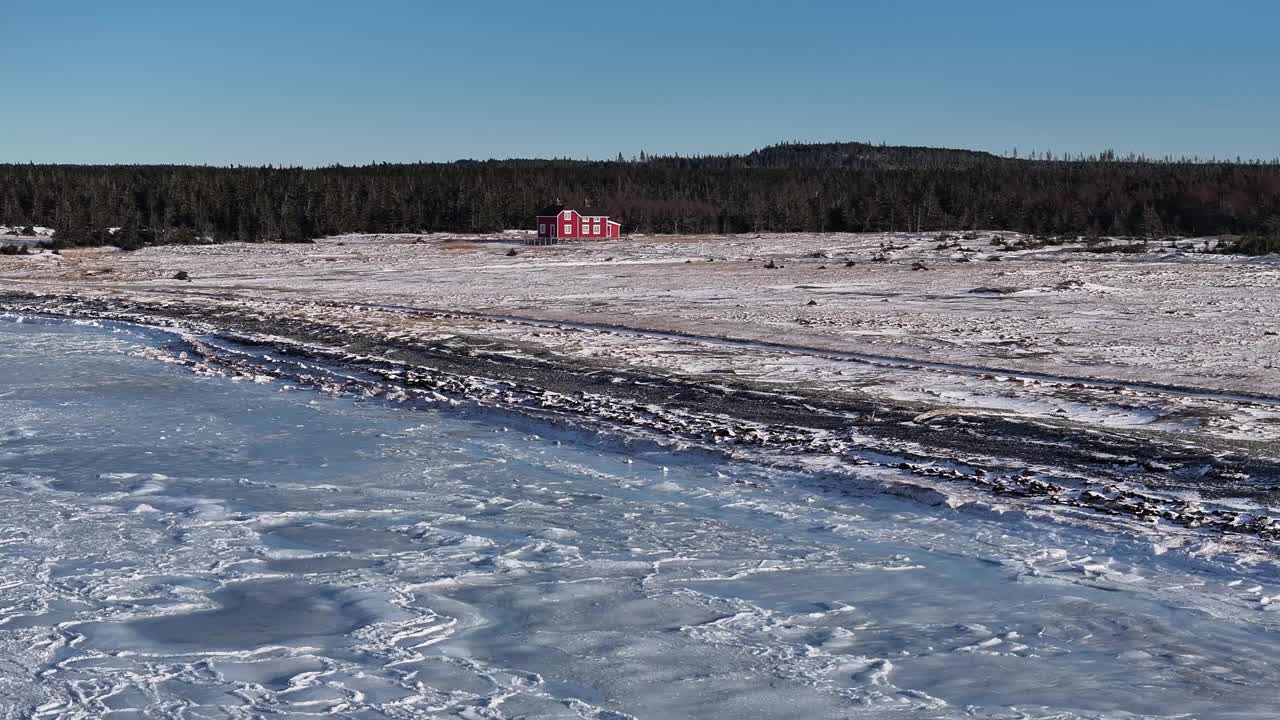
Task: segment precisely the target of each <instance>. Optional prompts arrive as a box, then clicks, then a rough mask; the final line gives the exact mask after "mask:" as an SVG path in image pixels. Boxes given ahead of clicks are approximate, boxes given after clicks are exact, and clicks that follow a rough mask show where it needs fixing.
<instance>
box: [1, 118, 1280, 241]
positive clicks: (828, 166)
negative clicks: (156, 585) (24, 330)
mask: <svg viewBox="0 0 1280 720" xmlns="http://www.w3.org/2000/svg"><path fill="white" fill-rule="evenodd" d="M552 198H564V199H566V200H569V201H572V202H578V201H581V200H587V199H589V200H591V201H593V202H594V203H595V205H596V206H598V207H608V208H609V209H610V215H611V218H612V219H613V220H616V221H617V222H619V223H621V226H622V234H630V233H636V232H640V233H742V232H766V231H779V232H795V231H803V232H828V231H913V232H923V231H931V230H969V229H984V230H1014V231H1019V232H1024V233H1034V234H1046V235H1048V234H1053V235H1086V236H1101V235H1110V236H1137V237H1147V238H1150V237H1160V236H1166V235H1183V236H1209V235H1226V234H1238V235H1251V234H1252V235H1257V236H1259V237H1268V238H1270V237H1280V164H1278V163H1276V162H1260V161H1252V162H1224V161H1217V160H1208V161H1205V160H1202V159H1198V158H1181V159H1177V160H1174V159H1171V158H1165V159H1160V160H1153V159H1149V158H1141V157H1136V156H1130V157H1125V158H1120V157H1117V156H1116V154H1115V153H1114V152H1111V151H1107V152H1104V153H1101V154H1099V155H1095V156H1089V157H1074V158H1062V157H1058V156H1054V155H1053V153H1049V152H1046V153H1034V154H1032V156H1031V157H1019V156H1017V154H1016V153H1014V152H1010V153H1009V154H1008V155H995V154H992V153H988V152H980V151H973V150H955V149H945V148H927V147H906V146H893V145H873V144H869V143H855V142H837V143H783V144H778V145H773V146H769V147H766V148H762V149H759V150H755V151H752V152H749V153H746V154H743V155H707V156H699V157H681V156H676V155H663V156H650V155H648V154H646V153H640V154H639V155H637V156H636V157H634V158H630V159H628V158H624V157H622V156H621V155H619V156H618V157H617V158H615V159H613V160H601V161H590V160H568V159H510V160H486V161H456V162H449V163H407V164H391V163H380V164H376V165H366V166H360V167H345V166H331V167H321V168H276V167H270V166H267V167H209V166H180V165H100V166H93V165H31V164H27V165H13V164H10V165H0V225H5V226H9V227H27V226H38V227H49V228H55V229H56V233H55V234H54V242H55V243H56V244H64V245H107V244H109V245H116V246H121V247H139V246H143V245H151V244H174V243H186V242H210V241H211V242H231V241H240V242H264V241H303V240H307V239H311V238H317V237H323V236H327V235H335V234H340V233H345V232H432V231H450V232H492V231H498V230H503V229H506V228H526V227H531V226H532V225H531V223H532V222H533V221H534V217H535V214H536V213H537V212H538V209H539V208H542V207H544V206H545V205H546V203H547V202H548V201H549V199H552ZM109 228H110V229H113V230H112V231H110V232H109V231H108V229H109Z"/></svg>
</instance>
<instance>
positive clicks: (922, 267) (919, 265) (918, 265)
mask: <svg viewBox="0 0 1280 720" xmlns="http://www.w3.org/2000/svg"><path fill="white" fill-rule="evenodd" d="M911 269H912V270H928V269H929V267H928V266H927V265H925V264H924V263H922V262H918V263H915V264H913V265H912V266H911Z"/></svg>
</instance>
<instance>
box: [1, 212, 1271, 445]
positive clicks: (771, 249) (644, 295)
mask: <svg viewBox="0 0 1280 720" xmlns="http://www.w3.org/2000/svg"><path fill="white" fill-rule="evenodd" d="M937 236H938V234H937V233H930V234H927V235H912V234H871V235H845V234H830V235H799V234H791V235H763V236H734V237H689V238H676V237H637V238H631V239H627V240H621V241H613V242H606V243H591V244H580V245H568V246H559V247H538V248H526V247H523V246H520V245H518V244H516V241H517V238H518V237H519V235H518V234H517V233H505V234H502V235H498V236H493V237H487V238H481V237H472V236H449V235H426V236H405V235H398V236H345V237H338V238H331V239H328V240H325V241H322V242H320V243H317V244H315V245H283V246H282V245H258V246H246V245H223V246H211V247H167V248H152V249H147V250H142V251H138V252H133V253H119V252H112V251H103V250H85V251H69V252H68V253H66V255H65V256H62V257H58V256H43V257H38V258H22V257H17V258H0V289H5V288H14V289H37V290H45V291H58V292H63V291H71V292H75V293H78V294H86V295H94V294H103V295H111V296H123V297H130V298H135V299H151V300H163V299H164V298H166V297H172V296H174V295H181V296H183V297H184V298H186V299H194V300H199V301H202V302H207V303H209V305H210V307H211V308H218V307H221V308H224V309H225V308H227V307H232V308H239V309H240V310H241V311H242V312H245V313H269V314H276V315H281V316H287V317H293V318H297V319H300V320H306V319H308V318H309V317H311V318H314V317H321V318H324V319H326V320H334V319H338V320H341V321H343V322H345V323H346V324H348V325H350V326H352V327H363V328H366V329H369V330H371V331H378V332H384V333H386V334H389V335H394V336H401V337H424V338H440V337H448V336H451V335H467V336H469V337H488V338H491V339H493V340H496V341H501V342H503V343H508V344H510V345H512V346H513V347H518V348H523V349H530V350H533V351H552V352H555V353H558V354H563V355H569V356H577V357H580V358H583V359H584V360H590V361H592V362H596V363H603V364H611V365H635V366H639V367H645V368H651V369H660V370H664V371H668V372H671V373H673V374H681V375H689V376H694V377H699V378H702V379H704V380H706V381H716V380H728V381H732V380H745V381H751V382H756V383H765V384H769V385H773V386H776V387H787V386H803V387H806V388H811V389H813V388H820V389H824V390H827V391H830V392H831V393H836V394H852V395H857V396H859V397H878V398H883V399H885V400H889V401H904V400H905V401H918V402H921V403H925V404H928V405H931V406H935V407H936V408H938V409H941V410H944V411H947V410H951V409H961V410H962V411H967V412H975V411H980V412H986V413H997V414H1006V415H1013V416H1024V417H1052V418H1065V419H1076V420H1079V421H1082V422H1085V423H1089V424H1093V425H1097V426H1101V427H1115V428H1128V427H1142V428H1148V429H1155V430H1169V431H1180V432H1183V431H1185V432H1191V433H1196V434H1200V435H1209V436H1213V437H1219V438H1226V439H1237V440H1246V441H1255V440H1256V441H1263V442H1266V443H1268V444H1270V443H1271V442H1272V441H1274V440H1276V439H1277V438H1280V367H1278V366H1277V365H1276V364H1275V363H1276V361H1275V357H1276V356H1277V353H1278V352H1280V334H1277V331H1278V330H1280V327H1278V326H1277V323H1276V321H1275V318H1276V317H1277V315H1278V311H1280V293H1277V292H1276V290H1277V288H1278V287H1280V263H1276V262H1274V261H1272V260H1270V259H1260V260H1259V259H1246V258H1240V257H1227V256H1218V255H1207V254H1201V253H1196V252H1193V250H1199V249H1203V248H1204V247H1205V245H1204V242H1205V241H1202V240H1184V241H1181V242H1179V243H1174V244H1172V245H1171V244H1170V243H1167V242H1166V243H1155V244H1153V245H1152V247H1151V249H1150V252H1148V253H1145V254H1136V255H1128V254H1098V253H1089V252H1084V251H1083V250H1084V247H1083V245H1068V246H1058V247H1049V248H1043V249H1038V250H1036V249H1033V250H1009V249H1007V246H1008V244H1010V243H1017V241H1019V240H1020V239H1022V238H1021V237H1020V236H1017V235H1014V234H1009V233H999V234H996V233H982V234H980V235H979V236H978V237H977V238H975V239H960V240H955V241H949V242H946V243H939V241H938V240H937ZM1002 242H1003V243H1004V246H1003V247H1002V246H1001V243H1002ZM944 244H945V245H946V247H942V245H944ZM513 248H514V249H515V250H517V252H518V253H519V254H518V255H516V256H514V257H511V256H508V255H507V252H508V251H509V250H511V249H513ZM997 258H998V260H999V261H998V262H996V261H994V260H995V259H997ZM770 260H772V261H773V263H774V264H775V265H778V266H781V267H779V268H776V269H768V268H766V267H765V265H766V263H767V262H768V261H770ZM850 261H852V263H853V265H852V266H847V265H848V263H849V262H850ZM919 267H923V268H927V269H915V268H919ZM178 270H185V271H187V272H188V273H190V275H191V278H192V279H191V281H190V282H181V281H176V280H172V279H171V278H172V276H173V275H174V274H175V273H176V272H177V271H178ZM311 303H323V305H322V306H319V307H317V306H314V305H311ZM335 304H336V305H339V306H335ZM356 305H360V306H359V307H357V306H356ZM424 309H426V310H445V311H457V314H452V315H447V316H440V315H438V314H437V315H432V316H423V315H415V314H413V311H414V310H424ZM726 338H727V339H731V340H732V341H733V342H725V339H726Z"/></svg>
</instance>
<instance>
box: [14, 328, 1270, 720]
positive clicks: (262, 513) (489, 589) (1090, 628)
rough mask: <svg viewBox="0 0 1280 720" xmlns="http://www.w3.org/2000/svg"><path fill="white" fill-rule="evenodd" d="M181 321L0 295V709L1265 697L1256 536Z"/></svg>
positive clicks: (235, 713)
mask: <svg viewBox="0 0 1280 720" xmlns="http://www.w3.org/2000/svg"><path fill="white" fill-rule="evenodd" d="M171 342H172V341H171V340H170V339H167V338H166V337H165V336H164V335H161V334H155V333H151V332H149V331H143V330H140V329H134V328H129V327H126V326H93V325H89V326H86V325H72V324H64V323H54V322H45V321H35V322H31V321H28V322H2V321H0V717H12V718H26V717H40V718H91V717H92V718H96V717H105V718H144V717H157V718H159V717H165V718H170V717H183V718H247V717H259V716H270V717H277V716H279V717H316V716H323V715H325V714H336V715H340V716H343V717H353V718H374V717H390V718H409V717H415V718H416V717H464V718H468V717H469V718H516V717H529V718H626V717H638V718H674V717H697V718H717V717H732V718H735V720H744V719H746V718H824V717H825V718H847V717H868V718H885V717H889V718H961V717H979V718H984V717H985V718H1014V717H1018V718H1046V719H1047V718H1055V719H1071V718H1117V719H1118V718H1126V719H1132V718H1141V717H1161V718H1163V717H1179V718H1187V717H1195V718H1273V717H1275V708H1276V707H1280V668H1278V667H1277V665H1276V658H1277V657H1280V636H1278V635H1277V634H1276V629H1277V627H1276V622H1275V619H1274V618H1275V615H1274V613H1273V612H1272V608H1274V607H1280V602H1272V598H1280V585H1277V584H1276V582H1275V577H1274V572H1273V570H1272V569H1271V566H1270V565H1269V564H1267V563H1261V564H1255V565H1251V566H1244V565H1240V566H1233V565H1226V564H1219V563H1214V562H1211V561H1209V560H1196V559H1194V558H1189V557H1186V556H1179V555H1177V554H1175V553H1171V552H1170V553H1164V554H1161V553H1160V551H1159V549H1158V548H1153V547H1152V546H1151V545H1150V543H1149V542H1148V541H1140V540H1138V539H1136V538H1127V537H1123V536H1119V535H1104V534H1100V533H1093V532H1090V531H1087V530H1083V529H1076V528H1068V527H1064V526H1059V525H1053V524H1049V523H1042V522H1040V521H1036V520H1032V519H1028V518H1025V517H1009V516H1006V517H1001V516H997V515H992V514H983V513H978V512H966V511H957V510H949V509H946V508H940V507H933V506H929V505H925V504H921V503H915V502H913V501H910V500H906V499H902V498H896V497H887V496H882V495H867V494H865V493H859V492H857V491H855V490H852V489H850V488H852V487H855V485H854V484H850V483H847V482H846V481H843V480H842V479H840V478H835V477H819V476H814V475H804V474H798V473H788V472H781V471H778V470H771V469H767V468H762V467H756V466H751V465H742V464H730V463H726V462H723V461H719V460H716V459H713V458H708V457H706V456H701V455H696V454H693V453H683V452H675V451H670V450H662V449H655V448H652V447H649V446H639V445H636V444H632V445H628V444H626V443H623V442H620V441H618V440H617V439H610V438H599V437H584V436H568V435H563V434H557V431H555V430H552V429H550V428H548V427H545V426H540V425H536V424H534V423H533V421H528V420H522V419H519V418H516V417H501V418H489V419H485V418H476V417H474V416H468V415H463V414H459V413H457V412H453V411H445V412H437V411H431V412H426V411H420V410H419V411H415V410H410V409H405V408H399V407H395V406H391V405H387V404H383V403H370V402H358V401H355V400H352V399H348V398H342V397H332V396H328V395H321V394H315V393H310V392H300V391H290V390H286V389H285V388H284V387H282V386H280V385H276V384H259V383H253V382H235V381H232V380H228V379H226V378H220V377H203V376H197V375H193V374H191V373H189V372H188V371H187V370H185V369H183V368H181V367H178V366H175V365H172V364H165V363H159V362H156V361H155V358H156V357H158V356H159V353H157V350H165V349H166V348H167V347H168V345H169V344H170V343H171ZM174 349H176V348H174ZM557 440H559V441H561V442H559V443H558V442H557ZM865 472H877V473H883V472H886V471H885V470H883V469H876V470H871V469H868V470H865Z"/></svg>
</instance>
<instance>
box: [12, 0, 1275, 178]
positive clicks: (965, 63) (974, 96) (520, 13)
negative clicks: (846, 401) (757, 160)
mask: <svg viewBox="0 0 1280 720" xmlns="http://www.w3.org/2000/svg"><path fill="white" fill-rule="evenodd" d="M0 27H3V32H2V33H0V35H2V36H3V38H4V39H3V41H2V42H0V58H2V60H0V161H7V162H27V161H35V162H84V163H96V162H126V163H132V162H137V163H158V162H172V163H208V164H215V165H227V164H265V163H273V164H277V165H280V164H287V165H323V164H330V163H348V164H350V163H365V162H376V161H389V162H401V161H416V160H452V159H457V158H489V157H575V158H586V157H590V158H605V157H614V156H616V155H617V154H618V153H619V152H621V153H623V154H625V155H627V156H631V155H633V154H635V153H638V152H639V151H641V150H644V151H646V152H649V153H672V152H678V153H682V154H702V153H720V152H742V151H747V150H750V149H752V148H755V147H759V146H762V145H766V144H770V143H775V142H779V141H785V140H864V141H872V142H886V143H890V144H910V145H937V146H947V147H967V148H977V149H986V150H992V151H995V152H1005V151H1008V150H1012V149H1013V148H1017V149H1018V150H1019V151H1020V152H1021V153H1023V154H1025V153H1026V152H1027V151H1029V150H1033V149H1034V150H1037V151H1043V150H1052V151H1054V152H1055V153H1063V152H1070V153H1076V152H1095V151H1098V150H1102V149H1105V148H1108V147H1113V148H1116V149H1117V150H1119V151H1121V152H1129V151H1134V152H1139V153H1145V154H1150V155H1155V156H1163V155H1165V154H1173V155H1183V154H1186V155H1194V154H1198V155H1201V156H1209V155H1216V156H1218V157H1235V156H1237V155H1240V156H1244V157H1263V158H1274V157H1278V156H1280V132H1277V128H1280V43H1277V42H1276V40H1275V31H1276V28H1277V27H1280V3H1274V2H1260V1H1254V0H1242V1H1237V2H1230V1H1229V0H1228V1H1224V2H1220V3H1209V2H1203V1H1200V2H1185V1H1184V0H1164V1H1162V2H1149V1H1147V0H1110V1H1109V2H1096V1H1094V0H1077V1H1076V2H1069V3H1068V2H1057V3H1051V2H1035V1H1032V0H1021V1H1020V2H1004V1H1000V0H990V1H986V2H984V1H982V0H973V1H972V2H958V1H954V0H953V1H951V2H929V1H925V0H917V1H915V2H911V1H909V0H898V1H897V2H888V1H885V2H881V1H879V0H869V1H867V2H858V1H856V0H843V1H838V0H789V1H788V2H773V3H766V2H752V1H751V0H738V1H737V2H732V1H725V2H703V1H700V0H684V1H683V2H669V1H667V0H645V1H644V2H627V3H622V2H616V3H615V2H609V1H607V0H597V1H596V2H577V1H566V2H557V1H556V0H543V1H542V2H514V1H513V2H499V1H497V0H456V1H451V2H429V1H428V0H417V1H410V0H346V1H344V2H328V1H326V0H311V1H309V2H303V1H298V0H256V1H254V2H247V1H244V0H218V1H217V2H175V1H173V0H167V1H164V2H161V1H158V0H114V1H113V2H97V1H94V0H84V1H82V2H71V1H69V0H40V1H39V2H34V1H32V0H0Z"/></svg>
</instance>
